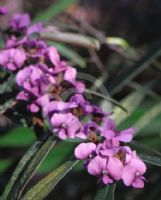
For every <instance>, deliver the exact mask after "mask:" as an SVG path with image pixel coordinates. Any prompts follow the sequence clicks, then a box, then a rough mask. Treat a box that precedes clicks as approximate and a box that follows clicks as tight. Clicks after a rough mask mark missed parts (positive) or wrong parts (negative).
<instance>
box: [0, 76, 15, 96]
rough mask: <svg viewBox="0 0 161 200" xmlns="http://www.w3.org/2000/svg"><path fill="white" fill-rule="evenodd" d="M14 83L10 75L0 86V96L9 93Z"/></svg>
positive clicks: (13, 77) (13, 78)
mask: <svg viewBox="0 0 161 200" xmlns="http://www.w3.org/2000/svg"><path fill="white" fill-rule="evenodd" d="M14 83H15V76H14V75H10V76H9V78H8V79H7V80H6V81H5V82H3V83H1V84H0V94H3V93H5V92H11V91H12V87H13V85H14Z"/></svg>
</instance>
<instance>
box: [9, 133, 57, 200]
mask: <svg viewBox="0 0 161 200" xmlns="http://www.w3.org/2000/svg"><path fill="white" fill-rule="evenodd" d="M55 143H56V141H54V136H49V137H48V138H47V139H46V140H45V141H43V142H42V144H41V146H40V148H38V150H37V151H36V152H35V153H34V154H33V155H32V157H31V159H30V160H29V161H28V162H27V163H25V166H24V168H22V169H20V170H21V171H20V172H19V174H18V177H17V179H16V181H15V184H14V185H13V187H12V189H11V191H10V193H9V194H8V200H18V199H19V198H20V196H21V194H22V192H23V190H24V188H25V186H26V184H27V183H28V182H29V180H30V179H31V177H32V176H33V174H34V173H35V171H36V170H37V168H38V167H39V165H40V164H41V163H42V162H43V160H44V159H45V157H46V156H47V155H48V153H49V151H50V150H51V148H52V147H53V146H54V144H55Z"/></svg>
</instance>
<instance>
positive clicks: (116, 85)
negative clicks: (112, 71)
mask: <svg viewBox="0 0 161 200" xmlns="http://www.w3.org/2000/svg"><path fill="white" fill-rule="evenodd" d="M160 55H161V41H158V42H157V43H156V44H155V45H154V46H153V47H151V49H150V51H149V52H148V53H147V54H146V55H145V56H144V57H143V58H142V59H141V60H140V61H139V62H137V63H136V64H135V65H133V66H132V67H128V68H127V69H125V70H124V71H123V72H122V73H121V74H120V75H119V77H116V78H115V79H116V81H115V82H113V83H112V84H111V85H110V87H109V88H108V89H109V91H110V94H112V95H113V94H115V93H117V92H118V91H119V90H120V89H121V88H122V87H123V86H125V85H126V84H128V83H129V82H130V81H131V80H132V79H133V78H135V77H136V76H137V75H138V74H140V73H141V72H143V71H144V70H145V69H146V68H148V67H149V66H150V65H151V64H152V63H153V62H154V61H155V60H156V59H157V58H158V57H159V56H160Z"/></svg>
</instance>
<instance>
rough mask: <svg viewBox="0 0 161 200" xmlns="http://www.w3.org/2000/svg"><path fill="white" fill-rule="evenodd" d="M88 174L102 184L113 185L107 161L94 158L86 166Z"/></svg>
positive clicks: (97, 157)
mask: <svg viewBox="0 0 161 200" xmlns="http://www.w3.org/2000/svg"><path fill="white" fill-rule="evenodd" d="M87 170H88V172H89V173H90V174H92V175H94V176H97V177H98V178H99V179H100V180H101V181H102V182H103V183H104V184H110V183H113V179H112V178H111V177H110V175H109V173H108V169H107V159H106V158H101V157H100V156H96V157H95V158H93V159H92V160H91V161H90V162H89V164H88V165H87Z"/></svg>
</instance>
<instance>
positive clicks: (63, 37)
mask: <svg viewBox="0 0 161 200" xmlns="http://www.w3.org/2000/svg"><path fill="white" fill-rule="evenodd" d="M40 37H41V38H42V39H44V40H47V41H52V42H63V43H66V44H71V45H75V46H80V47H84V48H88V49H94V50H99V49H100V42H99V41H98V40H97V39H95V38H93V37H90V36H86V35H82V34H78V33H72V32H58V31H57V32H54V31H53V32H41V33H40Z"/></svg>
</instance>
